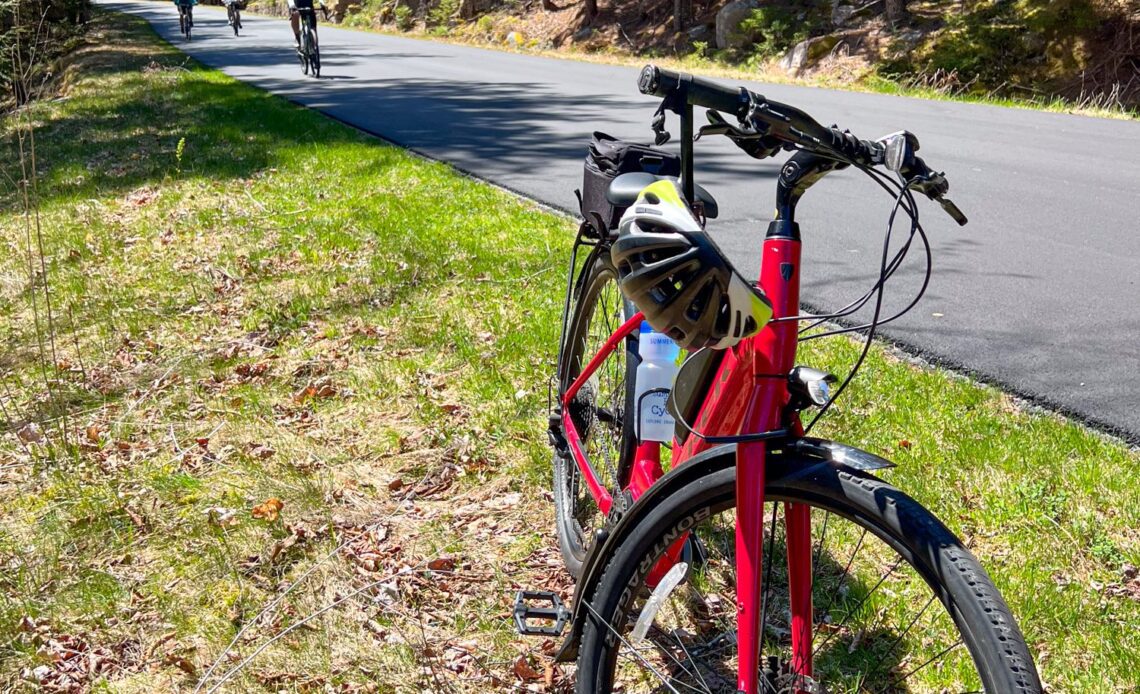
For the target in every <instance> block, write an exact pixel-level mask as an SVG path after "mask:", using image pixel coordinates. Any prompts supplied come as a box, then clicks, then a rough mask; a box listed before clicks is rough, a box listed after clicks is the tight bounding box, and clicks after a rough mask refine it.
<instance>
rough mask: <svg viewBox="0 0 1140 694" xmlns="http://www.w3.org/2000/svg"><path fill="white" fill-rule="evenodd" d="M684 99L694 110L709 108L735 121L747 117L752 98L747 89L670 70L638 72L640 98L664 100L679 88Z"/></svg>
mask: <svg viewBox="0 0 1140 694" xmlns="http://www.w3.org/2000/svg"><path fill="white" fill-rule="evenodd" d="M682 84H683V85H684V87H685V90H686V92H687V95H686V96H687V99H688V102H689V103H690V104H693V105H694V106H703V107H705V108H711V109H712V110H714V111H723V112H725V113H731V114H733V115H734V116H736V117H737V118H742V117H744V116H745V115H747V114H748V107H749V106H750V105H751V103H752V98H751V96H750V94H749V92H748V90H747V89H744V88H743V87H738V88H736V89H731V88H729V87H724V86H721V85H719V84H717V83H716V82H711V81H709V80H706V79H702V78H700V77H693V76H692V75H687V74H686V75H682V74H681V73H679V72H675V71H673V70H666V69H663V68H659V67H657V66H656V65H653V64H649V65H646V66H645V67H643V68H642V69H641V74H640V75H639V76H638V78H637V88H638V90H639V91H640V92H641V93H642V94H649V95H651V96H659V97H665V96H668V95H669V94H670V93H672V92H674V91H676V90H677V89H678V88H680V87H681V86H682Z"/></svg>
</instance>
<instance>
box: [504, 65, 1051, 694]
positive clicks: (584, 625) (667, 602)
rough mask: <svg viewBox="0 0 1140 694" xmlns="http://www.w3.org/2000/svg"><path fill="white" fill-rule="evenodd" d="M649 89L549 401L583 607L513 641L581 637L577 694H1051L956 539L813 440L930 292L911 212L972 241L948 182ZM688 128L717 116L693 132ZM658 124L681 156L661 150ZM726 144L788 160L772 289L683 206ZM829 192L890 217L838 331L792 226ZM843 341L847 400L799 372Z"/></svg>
mask: <svg viewBox="0 0 1140 694" xmlns="http://www.w3.org/2000/svg"><path fill="white" fill-rule="evenodd" d="M638 86H639V89H640V91H641V92H642V93H643V94H646V95H649V96H652V97H655V98H657V99H660V107H659V109H658V111H657V114H656V116H655V118H654V120H653V124H652V126H653V130H654V133H655V145H654V146H649V145H639V144H631V143H626V142H622V141H619V140H616V139H614V138H610V137H609V136H606V135H603V134H596V135H595V139H594V141H593V142H592V143H591V146H590V150H589V154H588V156H587V161H586V166H585V174H584V183H583V189H582V191H581V196H580V201H581V204H582V212H583V216H584V217H585V221H584V222H583V223H582V224H581V225H580V228H579V233H578V237H577V239H576V242H575V244H574V249H573V253H572V263H571V268H570V271H569V272H568V274H567V288H566V298H565V303H564V309H563V320H562V337H561V341H560V344H559V349H558V358H557V367H556V368H557V372H556V374H555V376H554V378H553V380H552V386H551V391H552V402H551V408H550V417H549V437H550V441H551V444H552V446H553V448H554V461H553V463H554V465H553V467H554V469H553V477H554V504H555V517H556V524H557V534H558V540H559V547H560V550H561V553H562V556H563V559H564V562H565V564H566V567H567V569H568V570H569V571H570V573H571V574H573V576H574V577H575V579H576V586H575V591H574V603H573V606H572V607H570V608H567V607H566V606H564V605H563V604H562V601H561V599H560V597H559V596H558V595H557V594H555V593H549V592H537V591H522V592H520V593H519V595H518V596H517V597H516V602H515V609H514V617H515V621H516V624H517V627H518V629H519V631H520V632H521V633H523V634H532V635H539V634H541V635H545V636H547V637H550V636H554V635H557V634H561V633H562V632H564V631H565V632H568V633H566V634H564V639H563V642H562V645H561V647H560V648H559V649H558V652H557V655H556V656H555V658H556V660H558V661H560V662H576V663H577V682H576V688H577V691H578V692H579V693H580V694H587V693H594V692H611V691H622V692H644V691H655V692H744V693H745V694H761V693H769V694H771V693H776V692H779V693H785V692H786V693H789V694H808V693H820V692H827V693H828V694H837V693H842V692H851V693H855V692H901V691H906V692H981V691H985V692H990V693H991V694H1006V693H1033V694H1040V692H1042V686H1041V682H1040V679H1039V677H1038V674H1037V671H1036V668H1035V665H1034V663H1033V659H1032V657H1031V656H1030V653H1029V650H1028V648H1027V647H1026V644H1025V641H1024V638H1023V636H1022V634H1021V631H1020V629H1019V627H1018V625H1017V623H1016V621H1015V619H1014V617H1013V615H1012V614H1011V612H1010V610H1009V608H1008V607H1007V605H1006V603H1005V600H1004V599H1003V598H1002V596H1001V595H1000V594H999V592H998V590H997V588H996V587H995V586H994V584H993V582H992V581H991V580H990V578H989V577H988V575H987V574H986V572H985V570H984V569H983V568H982V567H981V565H980V564H979V563H978V561H977V559H976V558H975V557H974V556H973V555H972V554H971V552H970V551H969V550H968V549H967V548H966V547H965V545H964V544H963V543H962V541H961V540H960V539H959V538H958V537H957V536H956V535H955V534H954V533H953V532H952V531H951V530H950V529H948V528H947V527H946V525H945V524H943V523H942V522H941V521H940V520H939V519H938V518H936V517H935V516H934V515H933V514H932V513H931V512H930V511H929V510H927V509H926V508H924V507H923V506H922V505H921V504H920V503H919V502H918V501H916V500H915V499H914V498H912V497H910V496H908V495H907V494H906V493H904V492H902V491H900V490H899V489H896V488H894V487H893V486H891V485H890V484H888V483H886V482H884V481H882V480H881V479H879V478H878V477H877V476H876V474H878V473H881V471H883V470H887V469H889V468H891V467H893V463H891V462H889V461H887V460H885V459H883V458H882V457H880V456H879V455H876V454H874V453H870V452H867V451H863V450H860V449H858V448H856V447H854V446H850V445H847V444H843V443H840V442H836V441H830V440H827V439H823V438H820V437H818V436H814V435H812V432H813V430H814V428H815V427H816V425H817V423H818V422H819V421H820V418H821V417H822V416H824V415H825V414H826V413H827V412H828V411H829V410H830V409H831V408H832V405H833V403H835V401H836V399H837V398H839V397H840V396H841V395H842V394H843V392H844V391H845V389H846V388H847V386H848V385H849V384H850V383H851V381H852V378H853V377H854V376H855V375H856V373H857V372H858V371H859V368H860V366H861V365H862V364H863V362H864V358H865V357H866V356H867V353H868V351H869V349H870V345H871V340H872V339H873V337H874V335H875V333H876V330H877V329H878V328H879V326H882V325H883V324H886V323H889V322H891V321H893V320H895V319H897V318H899V317H900V316H901V315H903V314H905V313H906V312H907V311H908V310H909V309H910V308H912V307H913V306H914V305H915V303H916V302H917V301H918V299H919V298H920V297H921V295H922V293H923V292H924V291H925V289H926V286H927V283H928V281H929V278H930V268H931V265H930V262H931V255H930V246H929V243H928V240H927V236H926V231H925V230H924V228H923V227H922V225H921V224H920V223H919V211H920V210H919V208H920V205H919V201H918V198H919V197H926V198H928V199H930V200H931V201H934V202H936V203H938V204H939V205H940V206H941V207H942V209H943V210H944V211H945V212H947V213H948V214H949V215H950V217H951V218H952V219H953V220H954V221H956V222H957V223H958V224H962V225H964V224H966V222H967V220H966V217H965V216H964V215H963V214H962V212H961V211H960V210H959V209H958V207H957V206H956V205H955V204H954V203H953V202H951V201H950V200H949V199H948V198H946V193H947V192H948V190H949V183H948V182H947V179H946V176H945V175H944V174H943V173H940V172H938V171H936V170H935V169H933V168H931V167H930V166H928V165H927V164H926V162H925V161H924V160H923V159H922V158H920V157H919V156H918V155H917V154H916V153H917V152H918V149H919V142H918V138H917V137H916V136H915V135H913V134H912V133H909V132H905V131H904V132H897V133H894V134H891V135H888V136H885V137H882V138H879V139H877V140H863V139H860V138H858V137H856V136H855V135H853V134H851V133H850V132H849V131H846V130H840V129H839V128H837V127H834V126H833V127H824V126H822V125H821V124H819V123H818V122H816V121H815V120H814V119H813V118H812V117H811V116H809V115H808V114H807V113H805V112H803V111H802V110H800V109H797V108H796V107H794V106H791V105H789V104H783V103H779V102H776V101H773V100H770V99H766V98H764V97H763V96H762V95H760V94H756V93H754V92H751V91H749V90H747V89H745V88H728V87H725V86H722V85H720V84H717V83H715V82H712V81H709V80H704V79H701V78H696V77H693V76H691V75H686V74H682V73H677V72H672V71H669V70H664V69H660V68H657V67H654V66H647V67H646V68H645V69H644V70H643V71H642V73H641V75H640V77H639V81H638ZM695 107H701V108H704V109H707V113H706V120H707V123H706V124H704V125H703V126H701V127H699V128H698V127H697V125H696V124H695V123H694V108H695ZM670 114H676V115H679V116H680V154H679V155H678V154H675V153H673V152H671V151H668V150H665V149H662V148H661V147H660V146H661V145H662V144H664V143H665V142H666V141H667V140H668V139H669V137H670V133H669V131H668V130H667V129H666V119H667V117H668V116H669V115H670ZM722 114H723V115H722ZM725 116H729V117H728V118H726V117H725ZM713 136H719V137H727V138H728V139H729V140H730V141H731V142H732V143H734V144H735V145H737V146H738V147H739V148H740V149H741V150H742V151H743V152H744V153H745V154H747V155H749V156H751V157H753V158H755V159H768V158H771V157H775V156H777V155H780V154H781V153H784V152H790V153H791V156H790V157H789V158H788V159H787V160H786V162H785V163H784V164H783V166H782V167H781V168H780V169H779V175H778V178H777V180H776V186H775V187H776V191H775V209H776V213H775V218H774V219H773V220H772V221H771V223H770V224H769V225H768V227H767V232H766V234H765V236H764V238H763V241H762V243H761V244H760V249H759V250H760V257H761V264H760V272H759V282H752V281H749V280H747V279H746V278H745V277H744V276H743V275H742V274H741V273H740V272H738V271H737V270H736V268H735V267H733V265H732V263H731V262H730V261H729V260H728V258H727V257H726V256H725V255H724V253H723V252H722V251H721V250H720V248H719V247H718V246H717V245H716V244H715V243H714V241H713V239H712V238H711V236H710V235H709V234H708V233H707V232H706V230H705V226H706V222H707V221H708V220H710V219H714V218H716V217H717V216H718V212H719V207H718V204H717V201H716V199H715V198H714V197H713V196H712V194H711V193H710V192H709V191H707V190H705V189H704V188H702V187H701V186H698V185H696V183H695V182H694V178H693V170H694V164H693V159H694V141H695V140H696V139H697V138H709V137H713ZM841 170H853V171H858V172H860V173H862V174H864V175H866V176H867V177H868V179H869V183H870V184H871V187H872V188H874V189H879V190H882V191H884V192H886V194H887V195H889V196H890V198H891V200H892V201H893V203H892V206H891V207H890V209H889V217H888V222H887V225H886V231H885V232H884V238H883V245H882V253H881V255H879V256H878V257H876V258H875V265H876V270H877V277H876V278H875V281H874V283H873V285H872V286H871V288H870V289H869V290H868V291H867V292H866V293H865V294H863V295H862V296H860V297H858V298H856V299H855V300H854V301H852V302H851V303H850V304H848V305H847V306H845V307H844V308H842V309H840V310H838V311H835V312H833V313H830V314H827V315H822V316H820V315H804V314H801V309H800V277H801V264H802V261H801V247H802V244H803V241H804V239H805V238H810V237H809V235H808V234H807V233H805V232H804V230H802V229H801V228H800V226H799V224H798V223H797V221H796V208H797V205H798V203H799V202H800V200H801V199H802V198H803V196H804V195H805V194H807V192H808V191H809V189H811V188H812V187H813V186H815V185H816V184H818V183H819V182H820V181H822V180H823V179H824V178H825V177H826V176H828V175H829V174H832V173H834V172H837V171H841ZM902 220H905V222H906V223H904V224H902V225H901V226H902V227H904V230H902V231H901V232H900V231H899V230H896V229H895V226H896V225H895V223H896V221H902ZM915 249H918V250H919V251H920V256H921V257H922V261H921V262H923V263H925V281H923V283H922V286H921V288H919V289H918V291H917V292H916V296H915V297H914V299H913V300H912V301H910V303H909V304H908V305H907V306H905V307H904V308H903V309H902V310H899V311H897V312H895V313H893V314H891V315H886V312H885V311H884V309H883V288H884V285H885V284H886V283H887V282H888V281H889V280H890V279H891V277H892V276H893V275H894V273H895V272H896V271H897V269H898V268H899V267H900V265H901V264H902V262H903V260H904V259H905V258H906V257H907V254H908V253H909V252H910V251H911V250H915ZM861 311H862V313H860V312H861ZM861 316H862V317H863V319H862V320H857V319H858V318H859V317H861ZM840 323H842V325H840ZM851 333H857V334H861V335H862V336H863V337H864V338H865V342H864V344H863V346H862V348H861V351H860V354H859V356H858V358H857V359H856V360H855V361H854V362H853V364H852V366H851V368H850V370H849V373H848V374H847V375H846V376H845V377H844V378H842V379H839V378H837V377H836V376H834V375H832V374H830V373H827V372H825V371H822V370H818V369H815V368H811V367H810V366H807V365H803V364H798V363H797V360H796V354H797V346H798V345H799V344H800V343H801V342H807V341H809V340H817V339H822V338H824V337H827V336H834V335H846V334H851Z"/></svg>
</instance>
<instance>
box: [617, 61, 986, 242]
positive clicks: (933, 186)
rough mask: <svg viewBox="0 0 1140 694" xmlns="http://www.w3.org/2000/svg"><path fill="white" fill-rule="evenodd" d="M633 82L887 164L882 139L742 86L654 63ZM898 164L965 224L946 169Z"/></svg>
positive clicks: (776, 133)
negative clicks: (827, 124)
mask: <svg viewBox="0 0 1140 694" xmlns="http://www.w3.org/2000/svg"><path fill="white" fill-rule="evenodd" d="M637 87H638V89H639V90H640V91H641V93H642V94H648V95H651V96H657V97H661V98H667V97H670V96H672V95H678V96H680V97H681V98H683V99H684V100H685V101H686V102H687V103H688V104H691V105H693V106H702V107H704V108H707V109H712V110H713V111H720V112H724V113H731V114H732V115H734V116H736V117H737V119H738V120H739V121H740V122H741V123H743V124H746V125H748V126H749V127H751V128H753V129H755V131H756V134H757V135H758V136H760V137H763V138H773V139H775V140H776V141H778V142H779V143H780V144H782V145H784V146H785V147H786V148H789V149H791V148H801V149H807V150H811V151H813V152H818V153H821V154H825V155H830V156H833V157H836V158H838V159H840V160H844V161H847V162H851V163H855V164H859V165H862V166H876V165H881V164H886V163H887V162H886V154H887V152H886V149H887V147H886V145H885V144H884V141H878V142H876V141H870V140H860V139H859V138H857V137H855V136H854V135H852V134H851V133H850V132H847V131H844V130H840V129H839V128H837V127H825V126H823V125H821V124H820V123H818V122H817V121H816V120H815V119H814V118H812V117H811V116H809V115H808V114H807V113H805V112H804V111H802V110H800V109H798V108H796V107H795V106H791V105H789V104H784V103H780V102H778V101H773V100H771V99H766V98H765V97H764V96H762V95H760V94H757V93H756V92H753V91H750V90H748V89H746V88H744V87H737V88H735V89H734V88H731V87H725V86H723V85H721V84H718V83H716V82H713V81H711V80H707V79H703V78H700V77H695V76H693V75H689V74H686V73H681V72H675V71H673V70H665V69H662V68H659V67H657V66H656V65H646V66H645V67H644V68H642V70H641V74H640V75H639V76H638V80H637ZM911 137H913V136H911ZM914 143H915V144H914V146H913V149H915V150H917V149H918V146H917V140H914ZM775 151H777V150H775V149H774V150H772V151H771V152H770V154H774V153H775ZM750 153H751V152H750ZM898 165H899V167H900V168H898V169H895V170H896V171H898V172H899V173H900V174H901V175H902V176H903V177H904V178H905V179H907V181H908V182H910V183H911V184H912V187H913V188H914V189H915V190H918V191H919V192H921V193H923V194H925V195H926V196H927V197H929V198H930V199H931V200H936V201H938V202H939V203H940V204H941V205H942V207H943V209H945V210H946V212H947V213H948V214H950V216H951V217H953V218H954V220H955V221H956V222H958V223H959V224H965V223H966V217H965V215H963V214H962V213H961V211H960V210H958V208H957V207H956V206H954V203H952V202H950V201H949V200H946V199H945V198H943V195H945V193H946V192H947V191H948V190H949V189H950V184H949V183H948V182H947V181H946V177H945V175H944V174H941V173H936V172H935V171H933V170H932V169H930V167H928V166H927V165H926V163H925V162H924V161H923V160H922V159H920V158H919V157H916V156H914V155H913V152H911V154H910V156H908V157H907V158H906V160H905V162H898Z"/></svg>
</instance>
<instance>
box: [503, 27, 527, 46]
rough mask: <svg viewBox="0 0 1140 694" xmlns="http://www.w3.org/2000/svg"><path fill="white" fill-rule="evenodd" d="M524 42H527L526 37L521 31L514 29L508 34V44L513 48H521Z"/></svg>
mask: <svg viewBox="0 0 1140 694" xmlns="http://www.w3.org/2000/svg"><path fill="white" fill-rule="evenodd" d="M524 43H526V39H524V38H523V35H522V34H520V33H519V32H517V31H512V32H511V33H509V34H507V45H508V46H510V47H511V48H521V47H522V45H523V44H524Z"/></svg>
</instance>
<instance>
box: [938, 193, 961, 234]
mask: <svg viewBox="0 0 1140 694" xmlns="http://www.w3.org/2000/svg"><path fill="white" fill-rule="evenodd" d="M935 199H936V200H938V204H939V205H941V206H942V209H943V210H946V214H948V215H950V218H951V219H953V220H954V221H955V222H958V226H960V227H964V226H966V224H967V223H968V222H969V221H970V220H969V219H966V215H964V214H962V210H960V209H958V206H957V205H955V204H954V201H953V200H951V199H950V198H944V197H942V196H941V195H939V196H938V197H937V198H935Z"/></svg>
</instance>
